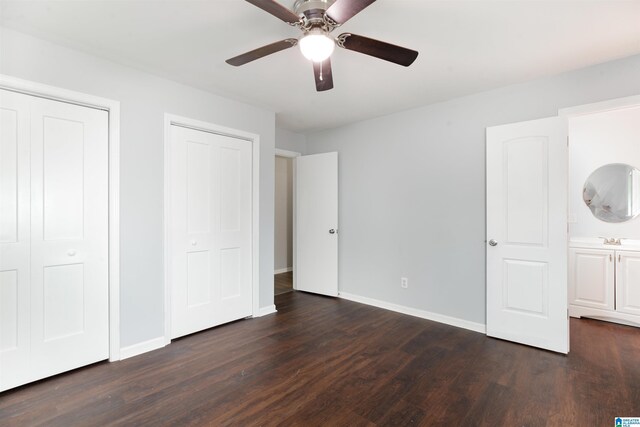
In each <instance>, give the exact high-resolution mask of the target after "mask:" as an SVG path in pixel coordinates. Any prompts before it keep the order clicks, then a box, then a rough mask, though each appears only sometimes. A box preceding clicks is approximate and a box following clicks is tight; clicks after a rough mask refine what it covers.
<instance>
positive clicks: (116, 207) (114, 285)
mask: <svg viewBox="0 0 640 427" xmlns="http://www.w3.org/2000/svg"><path fill="white" fill-rule="evenodd" d="M0 89H5V90H9V91H12V92H18V93H22V94H25V95H31V96H36V97H39V98H46V99H51V100H53V101H60V102H66V103H68V104H75V105H80V106H83V107H90V108H95V109H98V110H104V111H106V112H107V113H108V115H109V127H108V129H109V135H108V139H109V361H111V362H114V361H116V360H120V102H118V101H114V100H111V99H106V98H100V97H97V96H93V95H88V94H85V93H81V92H75V91H71V90H67V89H62V88H59V87H55V86H49V85H45V84H41V83H36V82H32V81H28V80H23V79H18V78H15V77H11V76H7V75H4V74H0Z"/></svg>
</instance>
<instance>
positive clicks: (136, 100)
mask: <svg viewBox="0 0 640 427" xmlns="http://www.w3.org/2000/svg"><path fill="white" fill-rule="evenodd" d="M0 43H1V44H0V73H2V74H6V75H10V76H15V77H19V78H23V79H27V80H31V81H35V82H39V83H45V84H49V85H53V86H58V87H62V88H65V89H70V90H74V91H79V92H84V93H87V94H91V95H96V96H101V97H105V98H110V99H113V100H117V101H120V108H121V128H120V136H121V139H120V151H121V154H120V169H121V186H120V215H121V230H120V244H121V247H120V253H121V259H120V263H121V264H120V265H121V289H120V293H121V300H120V308H121V319H120V320H121V345H122V346H123V347H127V346H130V345H133V344H136V343H140V342H143V341H146V340H149V339H153V338H157V337H160V336H162V335H163V334H164V289H163V270H164V268H163V259H162V258H163V246H162V236H163V219H162V217H163V138H164V135H163V132H164V130H163V125H164V113H172V114H177V115H181V116H185V117H189V118H193V119H198V120H203V121H207V122H212V123H216V124H220V125H223V126H227V127H231V128H236V129H241V130H245V131H247V132H252V133H256V134H259V135H260V150H261V151H260V259H259V262H260V306H261V307H267V306H271V305H272V304H273V177H274V161H273V158H274V145H275V114H274V113H272V112H269V111H265V110H262V109H258V108H255V107H251V106H249V105H246V104H241V103H238V102H234V101H230V100H227V99H224V98H221V97H218V96H215V95H212V94H210V93H207V92H203V91H200V90H196V89H193V88H190V87H188V86H184V85H181V84H178V83H174V82H172V81H169V80H165V79H162V78H159V77H156V76H153V75H150V74H147V73H143V72H140V71H137V70H135V69H132V68H128V67H124V66H121V65H118V64H116V63H113V62H110V61H106V60H102V59H99V58H96V57H93V56H89V55H86V54H84V53H81V52H78V51H75V50H71V49H67V48H64V47H61V46H59V45H56V44H52V43H49V42H45V41H43V40H40V39H37V38H34V37H31V36H27V35H24V34H21V33H18V32H15V31H12V30H8V29H4V28H0Z"/></svg>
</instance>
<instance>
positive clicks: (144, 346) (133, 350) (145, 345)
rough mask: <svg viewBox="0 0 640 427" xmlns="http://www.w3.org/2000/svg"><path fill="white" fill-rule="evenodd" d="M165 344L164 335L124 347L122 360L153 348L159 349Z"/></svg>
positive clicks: (121, 353)
mask: <svg viewBox="0 0 640 427" xmlns="http://www.w3.org/2000/svg"><path fill="white" fill-rule="evenodd" d="M164 346H165V339H164V336H162V337H158V338H154V339H151V340H149V341H143V342H141V343H138V344H134V345H130V346H129V347H123V348H121V349H120V360H124V359H128V358H130V357H134V356H138V355H140V354H142V353H147V352H150V351H153V350H157V349H159V348H162V347H164Z"/></svg>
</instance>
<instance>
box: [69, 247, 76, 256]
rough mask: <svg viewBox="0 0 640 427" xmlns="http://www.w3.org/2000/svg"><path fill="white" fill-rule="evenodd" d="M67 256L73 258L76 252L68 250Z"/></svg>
mask: <svg viewBox="0 0 640 427" xmlns="http://www.w3.org/2000/svg"><path fill="white" fill-rule="evenodd" d="M67 255H69V256H75V255H76V251H74V250H73V249H69V250H68V251H67Z"/></svg>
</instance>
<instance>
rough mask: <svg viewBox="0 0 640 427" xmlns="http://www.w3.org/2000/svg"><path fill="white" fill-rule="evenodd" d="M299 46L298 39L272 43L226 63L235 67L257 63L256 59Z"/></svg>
mask: <svg viewBox="0 0 640 427" xmlns="http://www.w3.org/2000/svg"><path fill="white" fill-rule="evenodd" d="M297 44H298V40H296V39H285V40H280V41H279V42H275V43H271V44H268V45H266V46H262V47H259V48H257V49H254V50H252V51H250V52H247V53H243V54H242V55H238V56H236V57H233V58H231V59H227V61H226V63H227V64H229V65H233V66H234V67H238V66H240V65H244V64H246V63H248V62H251V61H255V60H256V59H260V58H262V57H265V56H267V55H271V54H272V53H276V52H280V51H281V50H285V49H289V48H290V47H293V46H295V45H297Z"/></svg>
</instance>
